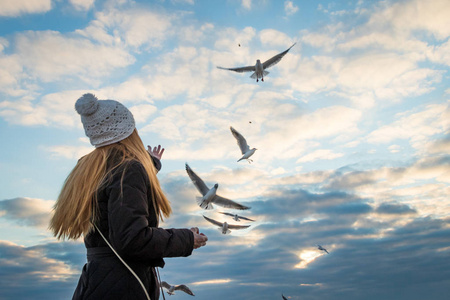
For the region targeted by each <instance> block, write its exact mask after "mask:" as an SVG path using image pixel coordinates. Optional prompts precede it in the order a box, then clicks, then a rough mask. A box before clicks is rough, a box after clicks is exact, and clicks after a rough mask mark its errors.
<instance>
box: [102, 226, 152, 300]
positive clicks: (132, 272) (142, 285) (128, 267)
mask: <svg viewBox="0 0 450 300" xmlns="http://www.w3.org/2000/svg"><path fill="white" fill-rule="evenodd" d="M94 227H95V229H97V231H98V233H100V235H101V236H102V238H103V239H104V240H105V242H106V244H108V246H109V248H111V250H112V251H113V252H114V254H116V255H117V257H118V258H119V260H120V261H121V262H122V263H123V264H124V265H125V267H127V269H128V270H130V272H131V274H133V275H134V277H136V279H137V280H138V281H139V284H140V285H141V287H142V289H143V290H144V293H145V296H147V299H148V300H151V299H150V296H149V295H148V293H147V290H146V289H145V286H144V284H143V283H142V281H141V279H140V278H139V276H137V274H136V273H135V272H134V271H133V269H131V268H130V266H129V265H127V263H126V262H125V261H124V260H123V259H122V257H120V255H119V254H118V253H117V252H116V250H114V248H113V247H112V246H111V244H110V243H109V242H108V240H107V239H106V238H105V236H104V235H103V234H102V232H101V231H100V229H98V227H97V225H95V224H94Z"/></svg>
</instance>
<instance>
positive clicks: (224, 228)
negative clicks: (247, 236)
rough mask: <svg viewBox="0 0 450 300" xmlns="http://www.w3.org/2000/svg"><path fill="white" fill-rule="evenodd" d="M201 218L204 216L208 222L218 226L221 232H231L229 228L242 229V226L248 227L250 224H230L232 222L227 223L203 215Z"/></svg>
mask: <svg viewBox="0 0 450 300" xmlns="http://www.w3.org/2000/svg"><path fill="white" fill-rule="evenodd" d="M203 218H205V219H206V220H207V221H208V222H210V223H212V224H214V225H217V226H219V227H220V228H219V230H220V232H222V234H229V233H231V230H230V229H244V228H248V227H250V225H232V224H228V223H227V222H223V223H221V222H219V221H216V220H213V219H210V218H208V217H205V216H203Z"/></svg>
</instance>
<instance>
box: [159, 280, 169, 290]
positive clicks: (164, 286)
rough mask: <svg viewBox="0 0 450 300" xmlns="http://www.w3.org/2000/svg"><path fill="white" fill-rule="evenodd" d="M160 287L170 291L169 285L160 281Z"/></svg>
mask: <svg viewBox="0 0 450 300" xmlns="http://www.w3.org/2000/svg"><path fill="white" fill-rule="evenodd" d="M161 285H162V287H163V288H166V289H170V284H168V283H167V282H165V281H161Z"/></svg>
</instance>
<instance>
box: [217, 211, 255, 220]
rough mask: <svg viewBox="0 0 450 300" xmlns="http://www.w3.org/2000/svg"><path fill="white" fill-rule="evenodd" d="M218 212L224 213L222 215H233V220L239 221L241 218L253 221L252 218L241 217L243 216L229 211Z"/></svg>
mask: <svg viewBox="0 0 450 300" xmlns="http://www.w3.org/2000/svg"><path fill="white" fill-rule="evenodd" d="M220 213H221V214H224V215H227V216H231V217H233V220H235V221H237V222H240V221H241V219H242V220H247V221H252V222H253V221H255V220H252V219H249V218H246V217H243V216H239V215H237V214H230V213H226V212H220Z"/></svg>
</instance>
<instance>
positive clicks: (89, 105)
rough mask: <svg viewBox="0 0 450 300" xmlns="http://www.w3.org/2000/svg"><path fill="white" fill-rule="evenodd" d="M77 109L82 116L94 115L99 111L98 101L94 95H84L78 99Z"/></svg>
mask: <svg viewBox="0 0 450 300" xmlns="http://www.w3.org/2000/svg"><path fill="white" fill-rule="evenodd" d="M75 109H76V111H77V112H78V113H79V114H80V115H82V116H83V115H84V116H89V115H92V114H93V113H95V112H96V111H97V110H98V99H97V97H95V96H94V95H93V94H90V93H88V94H84V95H83V96H82V97H80V98H78V100H77V102H76V103H75Z"/></svg>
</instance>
